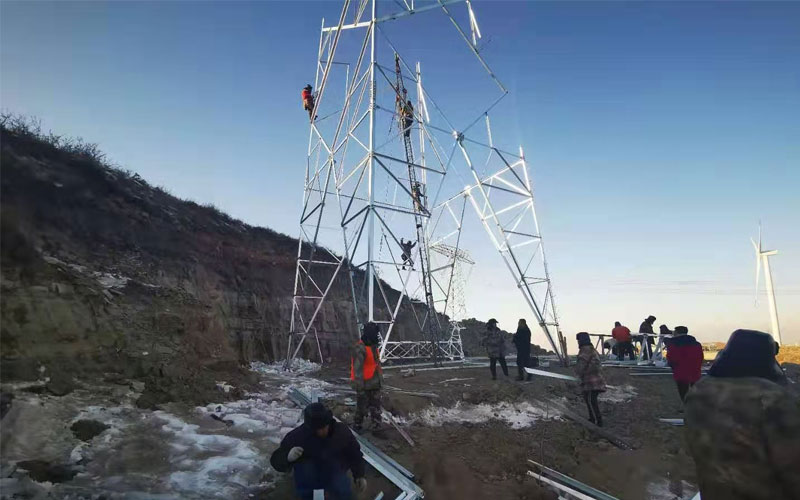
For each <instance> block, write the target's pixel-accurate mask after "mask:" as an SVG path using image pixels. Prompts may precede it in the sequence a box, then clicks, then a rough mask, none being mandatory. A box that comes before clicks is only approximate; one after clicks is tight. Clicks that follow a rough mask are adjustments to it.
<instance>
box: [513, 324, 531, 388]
mask: <svg viewBox="0 0 800 500" xmlns="http://www.w3.org/2000/svg"><path fill="white" fill-rule="evenodd" d="M512 340H513V341H514V345H515V346H516V347H517V380H525V375H526V373H525V368H527V367H529V366H531V329H530V328H528V323H526V322H525V320H524V319H520V320H519V324H518V325H517V333H515V334H514V337H513V338H512ZM527 375H528V377H527V379H528V380H530V379H531V377H532V375H531V374H530V373H528V374H527Z"/></svg>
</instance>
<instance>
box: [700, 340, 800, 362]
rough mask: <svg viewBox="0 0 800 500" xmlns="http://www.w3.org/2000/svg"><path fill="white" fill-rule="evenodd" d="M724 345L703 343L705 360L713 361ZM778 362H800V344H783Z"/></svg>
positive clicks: (720, 343)
mask: <svg viewBox="0 0 800 500" xmlns="http://www.w3.org/2000/svg"><path fill="white" fill-rule="evenodd" d="M723 347H725V344H724V343H723V342H709V343H707V344H703V355H704V357H705V359H706V361H713V360H714V358H715V357H716V355H717V353H718V352H719V351H720V350H722V348H723ZM778 363H797V364H800V345H784V346H781V350H780V352H779V353H778Z"/></svg>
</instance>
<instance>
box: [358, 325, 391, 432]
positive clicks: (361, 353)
mask: <svg viewBox="0 0 800 500" xmlns="http://www.w3.org/2000/svg"><path fill="white" fill-rule="evenodd" d="M379 332H380V330H379V328H378V325H377V324H375V323H373V322H371V321H370V322H369V323H367V324H366V325H364V333H363V334H362V335H361V339H360V340H359V341H358V342H356V345H355V346H353V355H352V357H351V358H350V384H351V385H352V386H353V390H355V391H356V415H355V418H354V421H353V429H355V430H356V431H360V430H361V429H362V423H363V422H364V417H365V416H366V415H367V411H369V415H370V418H371V419H372V429H373V431H378V430H380V427H381V386H382V385H383V369H382V368H381V358H380V355H379V354H378V344H380V337H379V336H378V334H379Z"/></svg>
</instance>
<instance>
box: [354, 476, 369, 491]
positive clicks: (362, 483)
mask: <svg viewBox="0 0 800 500" xmlns="http://www.w3.org/2000/svg"><path fill="white" fill-rule="evenodd" d="M356 489H357V490H358V492H359V493H364V492H365V491H367V478H365V477H360V478H358V479H356Z"/></svg>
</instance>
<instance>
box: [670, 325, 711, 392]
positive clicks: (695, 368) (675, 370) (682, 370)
mask: <svg viewBox="0 0 800 500" xmlns="http://www.w3.org/2000/svg"><path fill="white" fill-rule="evenodd" d="M662 326H663V325H662ZM667 363H668V364H669V366H670V367H671V368H672V378H673V379H675V384H676V385H677V386H678V394H679V395H680V397H681V401H685V400H686V393H687V392H689V388H690V387H691V386H693V385H694V384H695V382H697V381H698V380H700V374H701V371H702V369H703V346H702V345H700V342H698V341H697V339H695V338H694V337H692V336H691V335H689V329H688V328H686V327H685V326H676V327H675V332H674V333H673V337H672V339H671V340H670V341H669V342H668V343H667Z"/></svg>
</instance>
